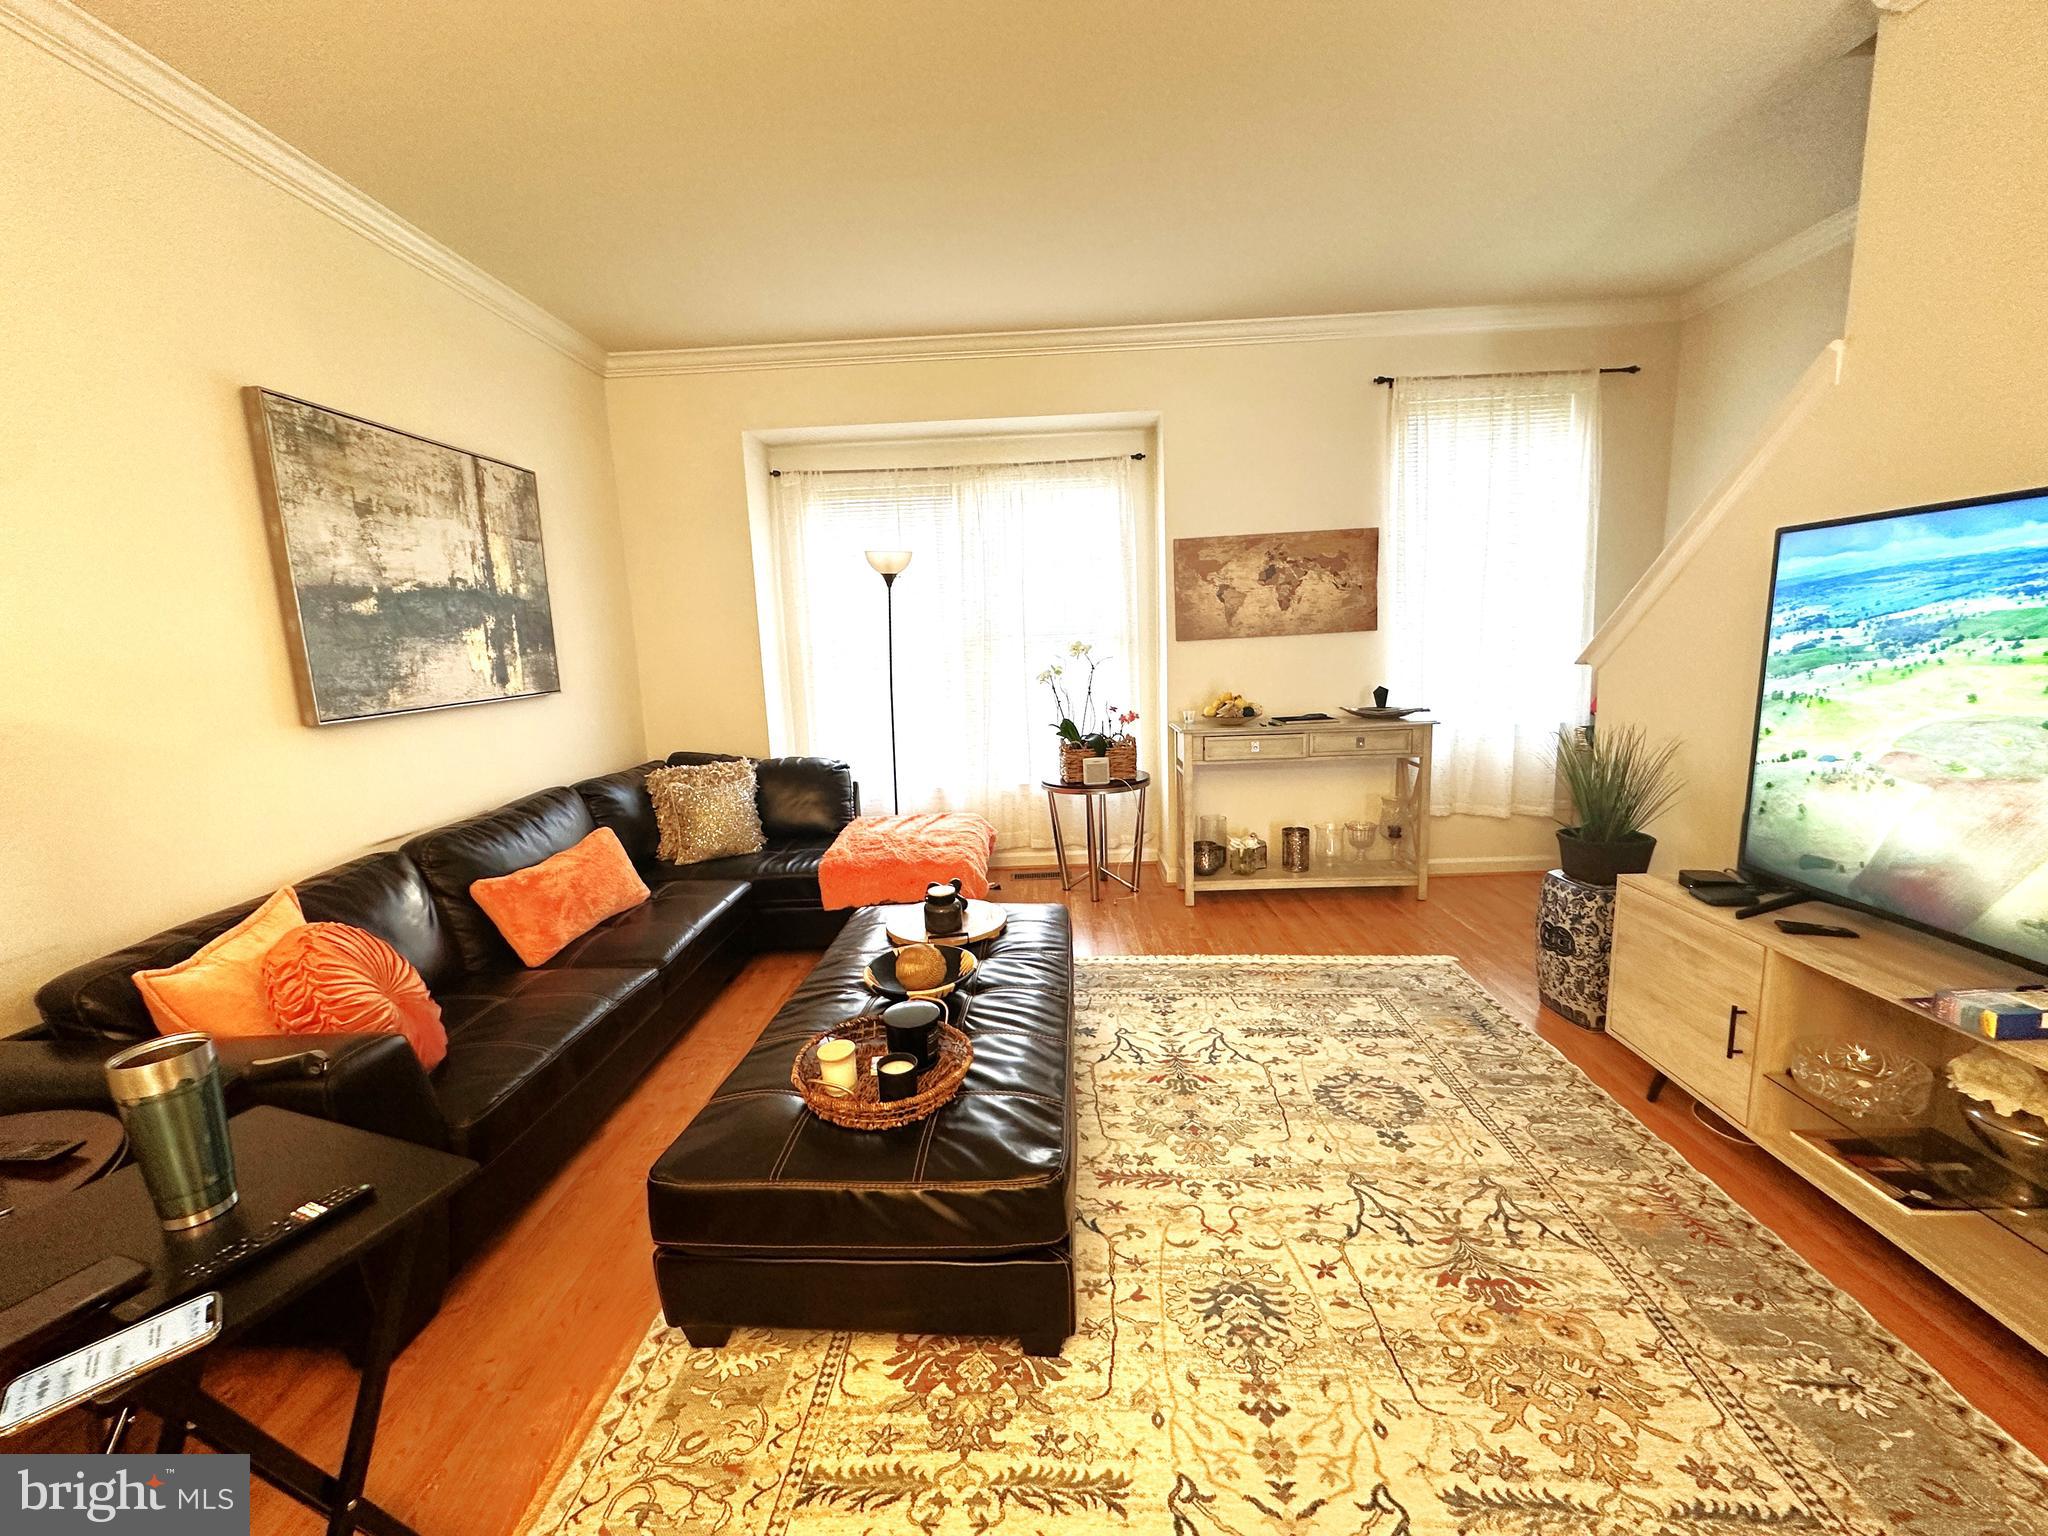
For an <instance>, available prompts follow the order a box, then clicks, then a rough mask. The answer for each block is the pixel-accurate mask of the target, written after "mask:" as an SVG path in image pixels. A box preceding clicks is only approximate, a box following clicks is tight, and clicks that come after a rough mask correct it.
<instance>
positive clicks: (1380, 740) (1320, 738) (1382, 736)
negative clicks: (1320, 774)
mask: <svg viewBox="0 0 2048 1536" xmlns="http://www.w3.org/2000/svg"><path fill="white" fill-rule="evenodd" d="M1415 738H1416V733H1415V732H1414V731H1411V730H1408V729H1406V728H1402V727H1397V728H1396V729H1394V730H1381V731H1375V730H1350V731H1317V732H1316V733H1315V734H1314V735H1313V736H1311V737H1309V739H1308V754H1309V756H1310V757H1358V756H1360V755H1361V754H1367V753H1371V754H1388V753H1395V752H1408V753H1413V752H1419V751H1421V750H1422V746H1421V743H1420V742H1418V741H1417V740H1416V739H1415Z"/></svg>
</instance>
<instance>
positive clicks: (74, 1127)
mask: <svg viewBox="0 0 2048 1536" xmlns="http://www.w3.org/2000/svg"><path fill="white" fill-rule="evenodd" d="M0 1136H4V1137H5V1138H6V1139H7V1140H9V1141H79V1142H83V1143H84V1145H83V1146H81V1147H80V1148H79V1149H78V1150H77V1151H76V1152H74V1153H72V1154H71V1155H70V1156H69V1157H60V1158H58V1159H57V1160H56V1161H54V1162H48V1163H10V1164H8V1165H6V1166H5V1167H0V1216H6V1215H11V1214H13V1213H14V1212H16V1211H25V1210H28V1209H29V1208H30V1207H32V1206H37V1205H42V1204H43V1203H45V1202H46V1201H49V1200H53V1199H55V1198H56V1197H57V1196H59V1195H62V1194H68V1193H69V1192H70V1191H72V1190H74V1189H79V1188H81V1187H83V1186H84V1185H87V1184H90V1183H91V1182H92V1181H93V1180H94V1179H96V1178H98V1177H99V1176H100V1175H101V1174H103V1173H105V1172H106V1171H107V1170H108V1169H109V1168H111V1167H113V1166H114V1164H115V1163H116V1162H117V1161H119V1160H120V1157H121V1154H122V1153H123V1152H125V1151H127V1150H128V1135H127V1133H126V1132H125V1131H123V1130H122V1129H121V1120H120V1117H119V1116H118V1115H115V1114H114V1113H113V1112H112V1111H108V1112H106V1113H104V1114H102V1113H101V1112H100V1111H98V1110H96V1109H34V1110H27V1111H24V1112H23V1113H21V1114H16V1115H0ZM5 1237H6V1229H5V1227H0V1239H4V1238H5Z"/></svg>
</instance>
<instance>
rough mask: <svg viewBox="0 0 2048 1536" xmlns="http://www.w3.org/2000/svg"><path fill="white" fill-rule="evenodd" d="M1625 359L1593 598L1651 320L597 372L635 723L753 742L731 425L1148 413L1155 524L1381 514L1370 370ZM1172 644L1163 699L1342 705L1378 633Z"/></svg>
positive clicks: (1477, 821)
mask: <svg viewBox="0 0 2048 1536" xmlns="http://www.w3.org/2000/svg"><path fill="white" fill-rule="evenodd" d="M1630 362H1634V363H1641V364H1642V365H1643V366H1644V372H1643V373H1641V374H1639V375H1636V376H1634V377H1627V376H1610V377H1609V378H1608V379H1607V380H1606V381H1605V382H1604V385H1603V391H1604V393H1603V438H1604V442H1603V447H1604V459H1605V463H1604V470H1603V479H1602V485H1603V504H1602V508H1601V538H1600V550H1599V598H1600V610H1601V612H1603V613H1604V612H1605V611H1606V609H1607V608H1608V607H1609V606H1611V605H1612V603H1613V602H1614V601H1615V600H1616V599H1618V598H1619V597H1620V595H1621V594H1622V593H1623V592H1624V591H1626V590H1627V588H1628V586H1629V585H1630V584H1631V583H1632V582H1633V580H1634V579H1635V577H1636V575H1637V574H1638V573H1639V572H1640V571H1641V570H1642V569H1643V567H1644V566H1645V565H1646V564H1647V563H1648V562H1649V560H1650V559H1651V558H1652V557H1653V556H1654V555H1655V553H1656V552H1657V550H1658V548H1659V547H1660V545H1661V543H1662V538H1663V523H1664V505H1665V499H1666V488H1667V479H1668V451H1669V434H1670V417H1671V400H1672V390H1673V381H1674V376H1675V371H1676V335H1675V328H1674V327H1671V326H1668V325H1662V326H1639V327H1620V328H1609V329H1597V330H1593V329H1589V330H1576V331H1560V332H1549V333H1539V332H1503V333H1494V334H1486V335H1435V336H1410V337H1397V338H1388V339H1378V340H1345V341H1319V342H1290V343H1276V344H1262V345H1255V346H1221V347H1175V348H1161V349H1156V350H1143V351H1118V352H1092V353H1063V354H1057V355H1045V356H1009V357H1001V358H978V359H960V360H944V361H928V362H908V363H879V364H860V365H850V366H829V367H786V368H777V369H760V370H750V371H743V372H727V373H699V374H686V375H672V376H666V377H643V378H620V379H614V380H612V381H611V383H610V385H609V391H610V404H611V424H612V444H613V454H614V458H615V462H616V465H617V474H618V485H619V503H620V514H621V518H622V520H623V522H624V525H625V530H626V548H627V551H628V555H629V567H630V575H629V579H630V581H631V583H632V588H633V611H634V615H635V620H636V625H637V633H638V639H639V652H640V658H641V693H642V697H643V699H644V701H645V710H646V723H647V740H648V742H649V743H650V745H653V746H658V747H661V748H664V749H666V748H668V747H672V746H680V745H683V744H685V743H688V744H692V745H696V746H700V747H718V748H732V749H739V750H754V751H758V750H764V749H765V748H766V745H767V730H768V728H767V712H766V705H765V700H764V696H763V692H762V678H761V667H760V658H759V648H758V646H757V644H756V639H755V637H756V635H757V632H758V631H757V628H756V619H755V603H754V574H753V562H752V554H751V550H750V547H749V539H748V520H747V485H746V475H745V468H744V463H743V454H742V443H741V440H742V434H744V433H746V432H748V431H760V430H768V429H786V428H806V427H820V426H832V425H853V424H867V423H880V422H933V421H955V420H972V419H985V418H1011V417H1036V416H1063V415H1068V414H1073V413H1107V412H1157V413H1159V421H1160V425H1159V450H1160V451H1159V471H1160V474H1161V477H1162V480H1161V484H1162V487H1163V491H1164V498H1163V499H1164V507H1165V520H1166V528H1165V536H1166V537H1167V538H1168V539H1173V538H1186V537H1189V536H1191V535H1198V534H1220V533H1243V532H1252V531H1258V530H1263V529H1287V528H1329V527H1344V526H1356V525H1359V524H1373V525H1376V524H1378V523H1379V521H1380V505H1381V500H1382V497H1383V493H1384V486H1383V480H1382V474H1383V468H1382V466H1383V458H1384V447H1385V436H1386V426H1387V410H1388V405H1387V401H1388V395H1387V391H1385V390H1384V389H1379V388H1376V387H1374V386H1373V384H1372V382H1371V381H1372V378H1373V376H1374V375H1375V374H1379V373H1391V374H1404V373H1461V372H1475V371H1484V370H1487V369H1529V368H1569V367H1587V366H1598V365H1601V364H1619V363H1630ZM1167 650H1168V654H1167V665H1166V679H1165V693H1166V697H1165V699H1164V701H1163V702H1164V705H1165V706H1166V707H1167V708H1170V709H1171V710H1172V711H1174V712H1176V713H1177V712H1178V711H1179V709H1180V708H1181V707H1183V706H1184V705H1186V704H1189V703H1195V702H1199V701H1200V699H1201V698H1202V697H1203V696H1204V695H1206V694H1208V693H1211V692H1214V691H1215V690H1217V689H1219V688H1231V689H1234V690H1236V691H1237V692H1240V693H1243V694H1245V695H1246V696H1248V697H1250V698H1253V699H1256V700H1258V701H1259V702H1260V703H1262V704H1264V705H1265V706H1266V707H1267V708H1268V709H1269V710H1273V711H1277V712H1282V713H1286V712H1292V711H1299V710H1310V709H1317V708H1333V707H1334V706H1335V705H1337V704H1340V703H1355V702H1359V701H1360V700H1362V699H1364V698H1365V697H1366V696H1367V694H1368V693H1369V692H1370V690H1371V688H1372V686H1373V685H1374V684H1375V683H1377V682H1379V681H1381V680H1382V670H1383V668H1382V644H1381V638H1380V636H1379V635H1377V634H1362V635H1336V636H1320V637H1312V638H1299V639H1293V638H1287V639H1262V640H1243V641H1192V642H1186V643H1172V644H1170V645H1169V646H1168V648H1167ZM1159 712H1160V711H1158V710H1156V709H1155V711H1154V713H1155V716H1156V715H1157V714H1158V713H1159ZM1155 723H1156V721H1155ZM1148 750H1153V749H1150V748H1148ZM1151 760H1152V761H1153V762H1154V763H1155V764H1156V763H1157V762H1158V758H1157V756H1156V755H1154V756H1153V757H1152V759H1151ZM1347 792H1348V791H1347V790H1346V789H1345V787H1344V785H1343V784H1341V783H1340V784H1331V785H1327V786H1316V787H1314V788H1313V789H1312V790H1311V791H1310V792H1309V793H1310V795H1311V798H1317V799H1318V805H1323V804H1327V809H1316V808H1314V807H1312V808H1311V810H1310V811H1304V810H1303V809H1302V808H1301V807H1300V806H1299V805H1296V806H1295V807H1294V808H1293V809H1292V810H1291V811H1290V813H1289V814H1292V815H1302V814H1311V813H1313V814H1315V816H1316V819H1322V817H1323V816H1324V815H1332V816H1342V815H1343V814H1345V813H1346V807H1345V806H1343V805H1341V804H1338V803H1337V802H1336V800H1334V799H1328V798H1327V797H1332V796H1341V795H1343V794H1345V793H1347ZM1374 803H1375V806H1376V803H1377V802H1376V801H1375V802H1374ZM1247 809H1248V813H1247V815H1246V816H1245V819H1246V820H1247V821H1249V822H1251V823H1252V824H1254V825H1256V824H1259V822H1260V819H1261V816H1262V815H1263V814H1264V813H1263V811H1261V810H1260V809H1259V808H1258V807H1256V806H1249V807H1248V808H1247ZM1351 814H1356V811H1355V810H1353V811H1351ZM1552 831H1553V828H1552V826H1551V824H1550V823H1548V822H1545V821H1541V820H1536V819H1528V818H1524V819H1517V820H1514V821H1509V822H1498V821H1490V820H1486V819H1483V818H1452V819H1448V820H1446V821H1443V822H1439V823H1438V825H1437V836H1438V845H1437V853H1438V854H1439V856H1441V857H1444V858H1447V859H1454V860H1455V859H1468V860H1469V859H1484V858H1512V859H1520V860H1523V861H1525V862H1526V861H1528V860H1532V859H1541V858H1543V857H1545V856H1546V851H1547V850H1551V851H1554V846H1555V845H1554V843H1553V842H1552V841H1551V834H1552Z"/></svg>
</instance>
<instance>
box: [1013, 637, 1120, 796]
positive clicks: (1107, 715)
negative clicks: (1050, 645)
mask: <svg viewBox="0 0 2048 1536" xmlns="http://www.w3.org/2000/svg"><path fill="white" fill-rule="evenodd" d="M1067 655H1069V656H1070V657H1072V658H1073V660H1074V663H1075V665H1076V667H1083V666H1085V667H1086V668H1087V669H1088V671H1087V675H1086V677H1085V678H1084V679H1083V680H1082V684H1081V687H1080V689H1079V690H1078V691H1079V692H1080V695H1081V701H1080V705H1079V707H1078V708H1077V707H1076V706H1075V704H1074V702H1073V694H1074V692H1075V689H1074V688H1073V685H1071V684H1069V683H1068V682H1067V681H1066V667H1065V666H1064V665H1063V664H1062V663H1060V662H1057V661H1056V662H1054V663H1053V664H1052V665H1051V666H1049V667H1047V668H1046V669H1045V670H1044V671H1043V672H1041V673H1039V674H1038V680H1039V681H1040V682H1041V683H1043V684H1045V686H1046V687H1047V688H1048V689H1050V690H1051V691H1052V703H1053V711H1054V713H1055V714H1056V715H1057V716H1058V718H1057V719H1055V720H1054V721H1053V722H1052V724H1053V729H1054V730H1055V731H1056V732H1057V733H1058V734H1059V741H1060V778H1061V780H1062V781H1063V782H1064V783H1068V784H1081V783H1101V784H1107V783H1108V782H1110V780H1112V779H1130V778H1135V777H1137V773H1138V741H1137V738H1136V737H1134V736H1133V735H1131V726H1132V725H1133V724H1134V723H1135V722H1136V720H1137V718H1138V712H1137V711H1136V710H1135V709H1123V710H1120V709H1118V708H1117V707H1116V706H1115V705H1114V704H1109V705H1101V704H1097V703H1096V701H1095V674H1096V673H1097V672H1098V671H1099V670H1101V668H1102V665H1103V662H1104V660H1105V659H1106V658H1102V657H1098V656H1097V655H1096V654H1095V647H1094V646H1092V645H1090V644H1089V643H1088V642H1087V641H1085V640H1076V641H1075V642H1074V643H1073V644H1072V645H1070V646H1068V647H1067ZM1091 761H1097V767H1096V768H1095V770H1094V772H1093V776H1091V775H1090V772H1089V769H1088V764H1089V763H1090V762H1091Z"/></svg>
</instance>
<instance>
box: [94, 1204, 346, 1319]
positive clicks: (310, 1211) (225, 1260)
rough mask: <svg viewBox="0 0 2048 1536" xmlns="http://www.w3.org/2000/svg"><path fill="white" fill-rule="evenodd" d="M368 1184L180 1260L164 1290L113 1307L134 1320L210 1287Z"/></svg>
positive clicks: (326, 1214) (297, 1207)
mask: <svg viewBox="0 0 2048 1536" xmlns="http://www.w3.org/2000/svg"><path fill="white" fill-rule="evenodd" d="M375 1192H376V1191H375V1189H374V1188H373V1186H371V1185H368V1184H344V1185H342V1186H341V1187H340V1188H338V1189H331V1190H329V1191H328V1192H327V1193H326V1194H324V1195H319V1196H316V1197H315V1198H313V1199H311V1200H308V1201H305V1202H304V1203H302V1204H300V1205H295V1206H293V1207H292V1208H291V1210H290V1211H288V1212H286V1213H285V1214H284V1215H282V1216H280V1217H278V1219H277V1220H276V1221H273V1222H272V1223H271V1224H270V1225H269V1226H267V1227H264V1228H262V1229H261V1230H259V1231H255V1232H251V1233H249V1234H247V1235H246V1236H244V1237H238V1238H236V1239H235V1240H234V1241H233V1242H232V1243H229V1244H228V1245H227V1246H226V1247H224V1248H216V1249H215V1250H214V1251H213V1252H212V1253H209V1254H208V1255H206V1257H205V1258H203V1259H195V1260H193V1262H191V1263H190V1264H181V1265H179V1266H178V1268H177V1269H175V1270H173V1271H172V1272H171V1274H170V1277H169V1278H168V1279H167V1280H166V1281H165V1282H164V1284H163V1288H162V1292H161V1294H159V1293H158V1291H157V1289H156V1288H155V1287H151V1288H150V1290H149V1291H147V1292H145V1293H144V1294H143V1295H141V1296H136V1297H132V1298H131V1299H129V1300H127V1301H124V1302H122V1303H121V1305H120V1306H118V1307H116V1308H114V1316H115V1318H117V1319H118V1320H119V1321H121V1322H124V1323H125V1322H135V1321H137V1320H139V1319H141V1318H143V1317H146V1316H147V1315H148V1314H149V1313H150V1312H152V1311H154V1310H155V1309H156V1308H158V1307H160V1306H162V1305H163V1304H164V1303H165V1302H167V1301H177V1300H179V1299H180V1298H181V1297H185V1296H190V1295H193V1294H195V1293H196V1292H199V1291H203V1290H207V1289H209V1288H210V1287H211V1286H212V1285H213V1283H214V1282H215V1281H216V1280H218V1279H220V1277H221V1276H223V1275H225V1274H228V1273H229V1272H231V1271H233V1270H237V1269H240V1268H241V1267H242V1266H243V1265H244V1264H247V1263H249V1262H250V1261H251V1260H253V1259H256V1258H258V1257H260V1256H261V1255H263V1254H265V1253H268V1252H269V1251H270V1250H271V1249H273V1248H275V1247H277V1246H278V1245H279V1244H281V1243H288V1242H290V1241H291V1240H292V1239H293V1238H295V1237H297V1236H298V1235H299V1234H300V1233H301V1232H304V1231H306V1230H307V1229H308V1228H309V1227H314V1226H317V1225H318V1224H319V1223H321V1222H323V1221H326V1220H327V1219H329V1218H330V1217H332V1216H334V1215H336V1214H337V1213H339V1212H341V1211H343V1210H345V1209H347V1208H348V1207H349V1206H352V1205H354V1204H355V1203H356V1202H357V1201H359V1200H367V1199H369V1198H370V1197H371V1195H373V1194H374V1193H375Z"/></svg>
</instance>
